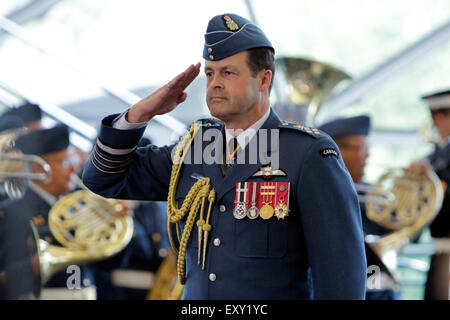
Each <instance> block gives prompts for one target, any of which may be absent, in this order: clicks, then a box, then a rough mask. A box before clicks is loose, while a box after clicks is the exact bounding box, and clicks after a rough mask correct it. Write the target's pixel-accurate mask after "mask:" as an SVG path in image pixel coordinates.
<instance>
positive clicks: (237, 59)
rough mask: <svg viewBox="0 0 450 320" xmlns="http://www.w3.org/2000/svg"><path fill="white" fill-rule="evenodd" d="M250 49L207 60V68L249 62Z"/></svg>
mask: <svg viewBox="0 0 450 320" xmlns="http://www.w3.org/2000/svg"><path fill="white" fill-rule="evenodd" d="M247 56H248V51H242V52H239V53H236V54H234V55H232V56H229V57H227V58H224V59H222V60H216V61H208V60H205V69H210V68H211V69H215V68H224V67H226V66H230V67H231V66H241V65H242V64H245V63H246V62H247Z"/></svg>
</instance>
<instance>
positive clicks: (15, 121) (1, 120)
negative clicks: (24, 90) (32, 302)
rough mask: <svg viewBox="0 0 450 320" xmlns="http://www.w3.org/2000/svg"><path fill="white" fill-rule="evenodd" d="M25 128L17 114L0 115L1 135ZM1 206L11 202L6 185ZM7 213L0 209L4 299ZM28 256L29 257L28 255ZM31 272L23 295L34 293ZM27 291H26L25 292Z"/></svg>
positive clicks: (2, 295) (2, 291) (2, 293)
mask: <svg viewBox="0 0 450 320" xmlns="http://www.w3.org/2000/svg"><path fill="white" fill-rule="evenodd" d="M23 128H24V123H23V121H22V120H21V119H20V118H19V117H16V116H13V115H7V116H1V117H0V135H7V134H9V133H11V132H14V131H18V130H21V129H23ZM1 148H2V153H6V151H7V150H8V148H9V146H7V145H2V146H1ZM1 171H2V173H7V168H4V167H3V166H2V170H1ZM5 180H6V179H2V181H1V183H2V184H3V183H4V181H5ZM0 197H1V198H0V206H3V205H4V203H6V202H9V201H10V200H9V196H8V194H7V193H6V191H5V190H4V187H3V186H2V188H1V193H0ZM6 230H7V228H6V214H5V211H4V210H0V299H1V300H4V299H7V298H8V296H9V295H8V290H7V286H6V280H7V279H6V252H7V249H8V247H7V246H6V239H5V232H6ZM27 258H28V257H27ZM20 264H22V265H27V266H30V259H27V260H22V261H20ZM30 276H31V274H28V276H27V274H24V275H23V282H24V283H25V285H24V286H25V287H27V289H28V290H24V295H23V296H29V295H31V294H32V289H33V277H32V276H31V277H30ZM25 291H26V292H25Z"/></svg>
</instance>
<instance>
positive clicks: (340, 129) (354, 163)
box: [319, 115, 400, 300]
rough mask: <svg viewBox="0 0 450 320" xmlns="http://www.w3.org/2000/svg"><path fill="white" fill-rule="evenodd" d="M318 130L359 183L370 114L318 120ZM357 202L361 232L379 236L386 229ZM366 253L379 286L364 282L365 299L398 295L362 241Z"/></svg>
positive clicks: (378, 260)
mask: <svg viewBox="0 0 450 320" xmlns="http://www.w3.org/2000/svg"><path fill="white" fill-rule="evenodd" d="M319 129H320V130H323V131H325V132H326V133H328V134H329V135H330V136H331V137H332V138H333V140H334V141H335V142H336V144H337V145H338V147H339V150H340V151H341V154H342V159H343V160H344V163H345V165H346V166H347V169H348V171H349V172H350V175H351V176H352V180H353V182H354V183H355V184H356V185H366V186H369V185H368V184H363V176H364V168H365V166H366V160H367V157H368V156H369V152H368V141H367V137H368V135H369V131H370V118H369V117H368V116H366V115H361V116H355V117H349V118H339V119H335V120H333V121H330V122H327V123H324V124H322V125H321V126H320V127H319ZM357 191H358V194H360V195H361V196H362V197H364V195H365V191H364V190H358V188H357ZM360 205H361V216H362V225H363V230H364V234H366V235H376V236H381V235H384V234H386V233H388V231H387V230H386V229H385V228H383V227H382V226H380V225H378V224H377V223H375V222H373V221H372V220H370V219H368V218H367V216H366V206H365V203H364V202H361V203H360ZM366 257H367V265H368V266H377V267H378V268H380V269H383V270H382V273H381V275H380V276H381V281H380V282H379V285H380V287H377V288H372V287H370V286H369V285H368V286H367V293H366V299H367V300H393V299H399V297H400V296H399V292H398V285H397V284H396V282H395V281H394V280H393V278H392V276H391V275H390V274H388V273H386V269H385V267H384V265H383V264H382V263H381V260H380V258H379V257H378V256H377V255H376V254H375V252H374V251H373V250H372V249H371V247H370V246H369V245H368V244H367V245H366Z"/></svg>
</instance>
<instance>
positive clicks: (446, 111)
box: [430, 109, 450, 116]
mask: <svg viewBox="0 0 450 320" xmlns="http://www.w3.org/2000/svg"><path fill="white" fill-rule="evenodd" d="M430 112H431V116H436V115H438V114H442V115H444V116H447V115H449V114H450V109H437V110H430Z"/></svg>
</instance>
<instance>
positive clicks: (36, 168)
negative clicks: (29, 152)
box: [31, 158, 47, 173]
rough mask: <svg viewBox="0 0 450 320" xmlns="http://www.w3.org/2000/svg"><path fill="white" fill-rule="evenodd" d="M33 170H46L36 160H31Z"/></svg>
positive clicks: (37, 171)
mask: <svg viewBox="0 0 450 320" xmlns="http://www.w3.org/2000/svg"><path fill="white" fill-rule="evenodd" d="M43 159H44V158H43ZM44 160H45V161H47V160H46V159H44ZM31 171H33V172H36V173H42V172H44V169H43V168H42V166H41V165H39V164H37V163H36V162H31Z"/></svg>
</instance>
